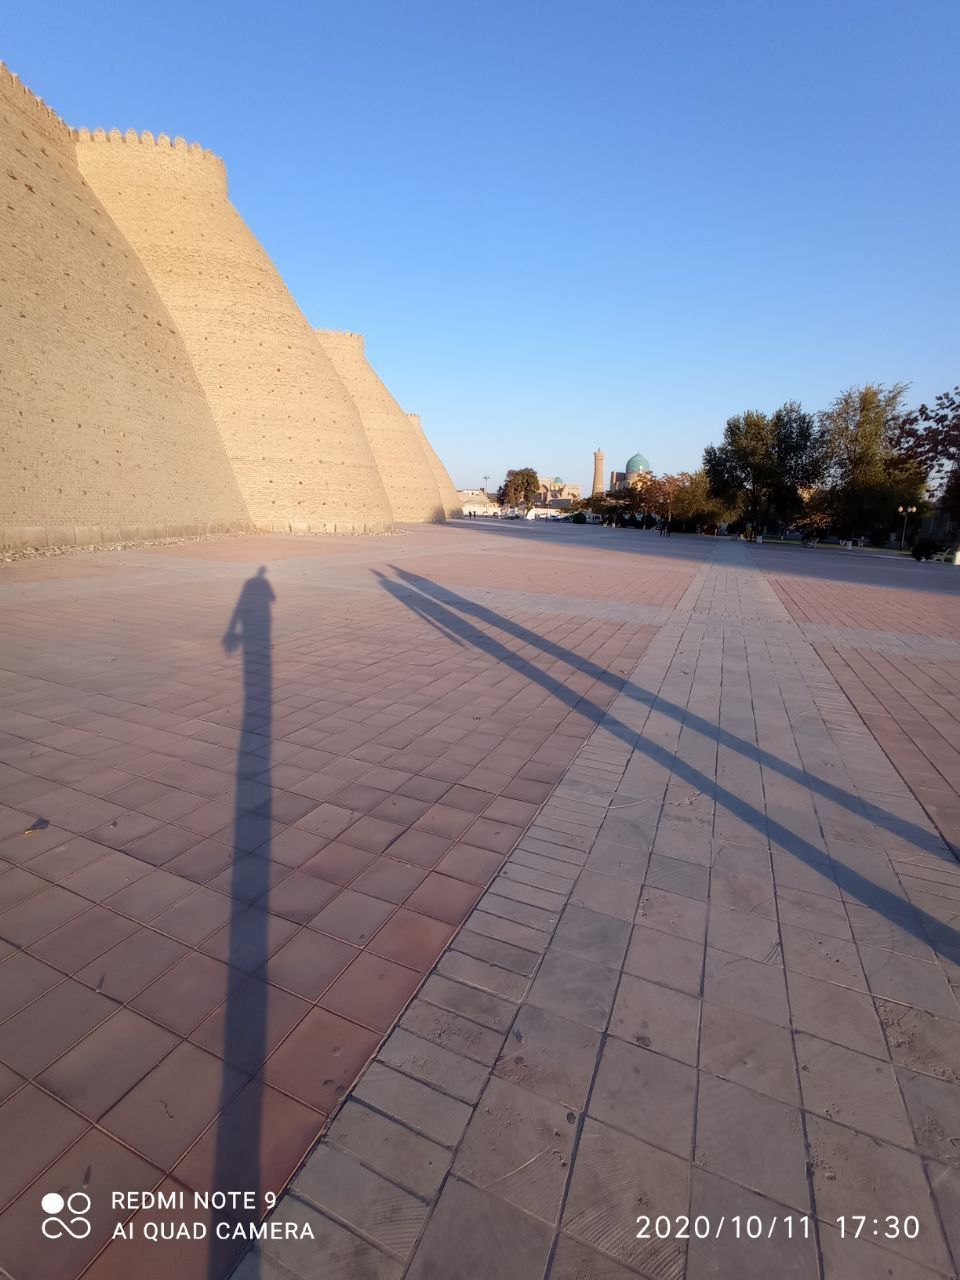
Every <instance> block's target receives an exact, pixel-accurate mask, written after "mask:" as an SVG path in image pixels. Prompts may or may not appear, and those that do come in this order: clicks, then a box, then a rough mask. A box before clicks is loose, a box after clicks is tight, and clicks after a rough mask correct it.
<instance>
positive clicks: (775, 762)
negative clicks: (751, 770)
mask: <svg viewBox="0 0 960 1280" xmlns="http://www.w3.org/2000/svg"><path fill="white" fill-rule="evenodd" d="M390 568H391V569H392V571H393V572H394V573H395V574H396V575H397V577H396V578H389V577H387V575H386V574H383V573H380V572H379V571H377V570H374V573H375V575H376V577H377V578H378V579H379V581H380V584H381V586H382V587H383V588H384V590H386V591H387V592H389V593H390V594H391V595H392V596H393V597H394V598H395V599H397V600H399V601H400V602H401V603H402V604H403V605H404V606H405V607H407V608H409V609H412V610H413V611H414V612H415V613H417V614H419V615H421V616H428V617H429V618H430V619H432V620H433V621H435V622H437V623H440V624H441V625H442V626H443V627H444V628H445V629H447V630H449V631H453V632H455V633H456V634H457V635H459V636H461V637H462V638H463V639H465V640H467V641H469V642H470V643H472V644H474V645H475V646H476V647H477V648H478V649H480V650H481V651H483V652H484V653H487V654H489V655H490V656H491V657H493V658H496V659H497V661H498V662H502V663H503V664H504V665H505V666H508V667H510V668H512V669H513V670H515V671H518V672H520V673H522V674H523V675H525V676H526V677H527V678H528V679H529V680H530V681H532V682H533V683H535V684H538V685H540V687H541V688H543V689H545V690H546V691H547V692H548V693H550V694H552V695H553V696H554V697H555V698H556V699H557V700H558V701H559V702H561V703H565V704H566V705H567V706H569V707H570V708H571V709H575V710H576V711H577V713H578V714H581V715H584V716H586V717H587V718H588V719H590V720H592V721H593V722H594V723H595V724H598V725H599V724H601V722H602V724H603V727H604V729H605V730H607V731H608V732H610V733H612V734H614V735H615V736H616V737H618V738H619V739H620V740H621V741H622V742H624V743H625V744H626V745H627V746H629V747H630V748H631V749H632V750H634V751H637V752H639V753H640V754H641V755H645V756H647V757H648V758H649V759H651V760H653V761H655V762H656V763H658V764H660V765H662V766H663V768H664V769H665V770H667V771H668V772H669V773H671V774H672V775H673V776H674V777H676V778H678V779H680V780H681V781H683V782H685V783H687V784H688V785H690V786H692V787H695V788H696V789H697V790H698V791H701V792H704V793H706V794H708V795H712V796H713V797H714V798H715V800H716V803H717V804H718V805H719V806H722V807H723V808H724V809H726V810H727V812H728V813H730V814H732V815H733V816H734V817H735V818H737V819H738V820H739V821H740V822H742V823H743V824H744V825H745V826H748V827H750V828H752V829H753V830H754V831H756V832H757V833H758V834H760V835H761V836H762V837H763V839H764V841H765V843H767V844H769V846H770V847H772V848H776V849H777V850H778V851H782V852H784V853H787V854H790V855H792V856H793V857H794V858H796V859H797V860H798V861H800V862H802V863H804V864H805V865H806V866H808V867H810V869H811V870H813V871H815V872H816V873H817V874H818V875H820V876H822V877H824V878H825V879H826V880H827V881H831V882H834V883H836V884H837V885H838V886H839V888H840V889H841V890H842V891H843V893H844V894H845V895H846V896H848V897H851V898H855V899H856V900H857V901H858V902H859V903H860V904H862V905H863V906H864V907H867V908H869V909H870V910H872V911H874V912H876V913H877V914H879V915H881V916H883V917H884V919H886V920H887V921H888V922H889V923H890V924H891V925H892V926H893V927H894V928H895V929H898V930H901V931H903V932H905V933H908V934H910V935H911V936H913V937H914V938H916V939H917V940H918V941H920V942H921V943H922V944H923V945H924V946H931V945H932V946H935V947H936V948H937V949H938V950H940V951H949V952H953V953H956V954H960V932H958V931H957V930H955V929H953V928H952V927H951V926H949V925H948V924H946V923H944V922H943V921H940V920H938V919H936V918H935V917H934V916H931V915H930V914H929V913H928V912H925V911H923V910H922V909H921V908H919V907H917V906H916V905H914V904H913V903H911V902H910V901H909V900H908V899H907V898H906V897H905V896H900V895H899V894H897V893H896V892H894V891H892V890H891V889H888V888H886V887H884V886H883V885H881V884H877V883H875V882H874V881H872V880H870V879H869V878H868V877H867V876H865V875H863V874H861V872H860V871H858V870H856V869H855V868H854V867H851V866H847V865H845V864H844V863H842V862H840V861H839V860H838V859H837V858H835V857H831V855H830V854H829V853H827V852H826V851H825V850H824V849H821V848H818V847H817V846H816V845H815V844H813V843H811V841H809V840H808V839H806V838H805V837H804V836H801V835H799V834H797V833H796V832H793V831H791V830H790V829H789V828H788V827H786V826H784V825H783V823H781V822H779V821H777V820H776V819H775V818H772V817H770V815H769V814H767V813H765V812H764V811H763V810H760V809H757V808H756V807H755V806H753V805H752V804H751V803H750V802H749V801H747V800H744V799H743V798H742V797H741V796H738V795H736V794H734V793H733V792H732V791H730V790H729V789H728V788H727V787H725V786H723V785H722V783H720V782H719V781H717V780H716V779H714V778H711V777H709V776H708V775H707V774H705V773H703V772H701V770H699V769H698V768H697V767H696V766H694V765H692V764H689V763H687V762H686V761H684V760H683V759H682V758H681V756H680V755H679V754H675V753H673V752H671V751H668V750H666V749H665V748H664V747H661V746H659V745H658V744H657V743H656V742H654V741H652V740H651V739H649V738H645V737H644V736H643V734H642V733H639V732H637V731H636V730H635V729H631V728H630V727H629V726H628V725H626V724H624V723H623V722H622V721H621V720H618V719H617V717H616V716H615V715H614V714H613V713H612V712H611V711H609V710H608V709H607V708H606V707H603V706H600V705H598V704H597V703H594V702H591V701H590V700H589V699H588V698H585V697H583V696H582V695H581V694H579V693H577V692H576V691H575V690H573V689H570V688H568V687H567V686H566V685H565V684H564V683H563V681H562V680H559V679H557V678H556V677H555V676H552V675H550V674H549V673H548V672H546V671H542V670H541V669H540V668H539V667H538V666H537V665H536V664H535V663H534V662H531V661H530V660H529V659H527V658H524V657H522V656H521V655H520V654H519V653H517V652H516V650H515V649H514V648H510V647H508V646H507V644H505V643H504V641H503V640H502V639H500V638H498V636H497V635H496V634H495V632H499V633H500V634H501V635H503V636H506V637H509V638H510V639H511V640H512V641H522V642H523V643H524V644H527V645H530V646H532V647H533V648H535V649H538V650H540V651H541V652H542V653H543V654H544V655H545V656H547V657H549V658H550V659H551V660H552V661H563V662H565V663H567V664H569V665H572V666H574V667H576V668H577V670H579V671H581V672H583V673H584V674H586V675H589V676H591V677H593V678H594V679H595V680H597V681H598V682H602V683H603V684H605V685H608V686H610V687H611V688H613V689H614V690H615V691H616V692H617V693H622V694H623V696H625V697H628V698H631V699H633V700H635V701H638V702H641V703H643V704H645V705H646V706H648V707H653V706H654V704H656V709H657V711H659V712H662V713H663V714H664V715H668V716H671V717H673V718H675V719H677V720H679V721H681V722H682V724H683V726H684V728H692V729H694V730H696V731H698V732H699V733H702V734H705V735H706V736H708V737H709V738H710V739H711V740H712V741H716V742H717V743H718V745H722V746H726V747H729V748H731V749H732V750H735V751H737V752H739V753H741V754H742V755H744V756H749V757H750V759H752V760H755V761H759V763H761V764H762V765H763V766H764V767H765V768H768V769H771V770H775V771H776V772H778V773H780V774H782V775H783V776H785V777H787V778H790V779H792V780H794V781H796V782H797V783H799V784H801V785H803V786H805V787H807V788H809V790H810V791H812V792H814V793H816V794H817V795H820V796H823V797H824V798H825V799H828V800H830V801H831V802H833V803H835V804H837V805H841V806H843V807H844V808H847V809H850V810H852V811H854V812H857V813H860V814H862V815H863V816H866V817H868V818H869V819H870V821H872V822H873V823H874V824H875V825H876V826H878V827H881V828H882V829H884V830H887V831H890V832H891V833H893V834H895V835H896V836H897V837H899V838H902V839H906V840H911V839H916V840H917V841H918V842H919V847H920V848H921V849H927V850H928V851H929V849H930V848H931V846H932V841H931V837H930V833H929V832H928V831H925V830H924V829H923V828H921V827H917V826H916V825H915V824H913V823H910V822H909V821H907V820H905V819H902V818H899V817H897V816H896V815H893V814H889V813H887V812H886V811H885V810H883V809H881V808H879V806H877V805H874V804H870V803H867V802H864V803H863V806H862V808H860V802H859V801H855V800H854V798H853V797H851V796H849V795H848V794H847V793H846V792H845V791H843V790H842V789H841V788H840V787H837V786H835V785H834V784H832V783H829V782H826V781H825V780H824V779H822V778H818V777H816V776H814V775H812V774H808V773H807V772H806V771H805V770H803V769H800V768H797V767H796V766H795V765H791V764H789V763H787V762H786V761H783V760H780V759H778V758H777V757H776V756H773V755H772V754H771V753H770V752H768V751H765V750H764V749H763V748H761V747H758V746H757V744H755V743H751V742H748V741H746V740H745V739H743V738H740V737H738V736H737V735H735V734H733V733H731V732H730V731H729V730H725V729H723V728H722V727H721V726H719V725H717V724H715V723H712V722H711V721H709V720H706V719H704V717H702V716H698V715H696V714H695V713H693V712H690V711H688V710H687V709H686V708H685V707H682V706H679V705H677V704H676V703H671V702H669V701H667V700H666V699H663V698H661V697H659V696H658V695H654V694H651V693H648V692H647V691H645V690H642V689H638V688H637V687H636V686H634V685H631V684H630V683H629V682H624V680H623V679H622V677H619V676H617V675H615V674H614V673H612V672H610V671H607V670H606V669H605V668H603V667H599V666H597V665H596V664H595V663H593V662H591V661H590V660H589V659H588V658H583V657H581V656H580V655H579V654H577V653H574V652H572V651H571V650H568V649H565V648H563V646H562V645H559V644H557V643H556V642H554V641H551V640H547V639H546V638H545V637H543V636H540V635H538V634H537V633H536V632H535V631H531V630H529V629H528V628H527V627H524V626H522V625H521V624H519V623H517V622H513V621H511V620H510V619H509V618H504V617H502V616H501V615H500V614H498V613H496V612H495V611H494V610H492V609H489V608H487V607H486V606H484V605H480V604H476V603H474V602H473V601H471V600H467V599H466V598H465V597H463V596H460V595H457V593H456V592H454V591H450V590H449V589H448V588H446V587H440V586H438V585H437V584H436V583H434V582H432V581H430V579H428V578H422V577H419V576H418V575H417V574H413V573H410V572H409V571H405V570H402V569H399V568H397V567H396V566H394V565H391V566H390ZM480 623H482V624H483V628H481V627H480V625H478V624H480ZM492 632H493V634H492ZM944 856H945V857H946V858H948V859H949V860H950V862H951V863H953V862H954V860H953V858H952V857H951V856H950V855H949V854H946V855H944Z"/></svg>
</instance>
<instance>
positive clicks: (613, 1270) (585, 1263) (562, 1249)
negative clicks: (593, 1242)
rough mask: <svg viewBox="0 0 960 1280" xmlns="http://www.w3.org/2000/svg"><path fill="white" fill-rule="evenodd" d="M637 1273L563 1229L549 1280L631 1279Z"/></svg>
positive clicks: (548, 1274) (551, 1265)
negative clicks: (572, 1237)
mask: <svg viewBox="0 0 960 1280" xmlns="http://www.w3.org/2000/svg"><path fill="white" fill-rule="evenodd" d="M636 1274H637V1273H636V1272H635V1271H628V1270H627V1269H626V1267H622V1266H621V1265H620V1264H619V1262H614V1261H613V1259H612V1258H609V1257H607V1256H606V1255H605V1254H602V1253H597V1251H596V1250H595V1249H588V1248H587V1247H586V1245H582V1244H580V1242H579V1241H578V1240H572V1239H571V1238H570V1236H567V1235H564V1234H563V1232H562V1231H561V1233H560V1237H559V1239H558V1240H557V1248H556V1252H555V1253H554V1255H553V1261H552V1263H551V1264H550V1270H549V1272H548V1273H547V1276H548V1280H631V1278H632V1277H634V1276H636Z"/></svg>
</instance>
